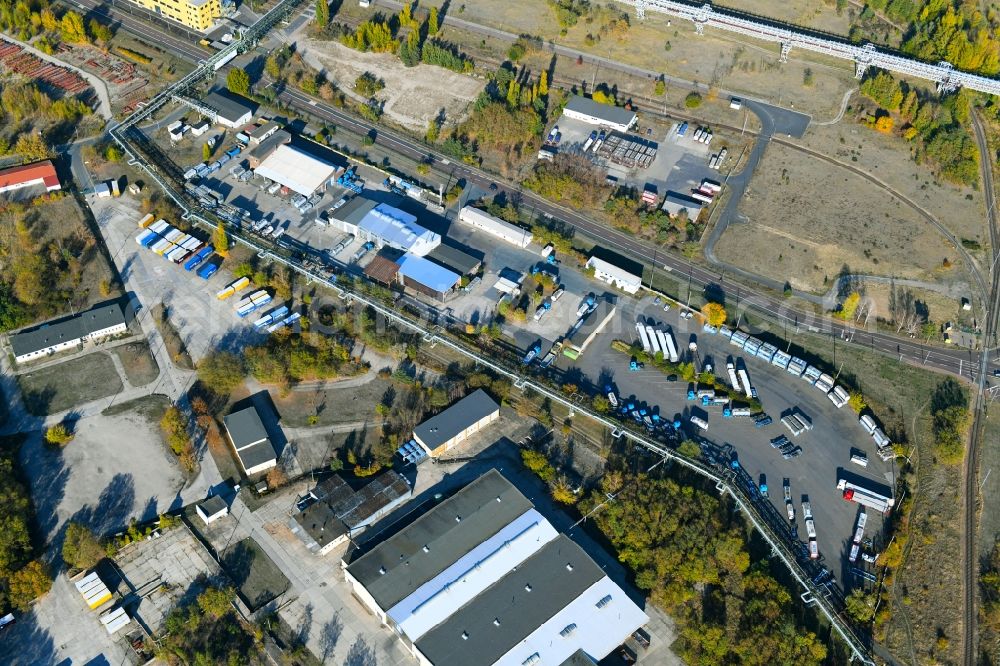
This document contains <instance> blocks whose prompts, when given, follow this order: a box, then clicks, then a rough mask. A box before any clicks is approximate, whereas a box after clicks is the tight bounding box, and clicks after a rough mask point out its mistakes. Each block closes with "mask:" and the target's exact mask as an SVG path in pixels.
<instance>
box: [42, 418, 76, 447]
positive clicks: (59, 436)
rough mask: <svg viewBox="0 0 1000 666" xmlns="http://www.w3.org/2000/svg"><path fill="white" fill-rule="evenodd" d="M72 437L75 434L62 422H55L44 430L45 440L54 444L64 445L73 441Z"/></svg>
mask: <svg viewBox="0 0 1000 666" xmlns="http://www.w3.org/2000/svg"><path fill="white" fill-rule="evenodd" d="M73 437H75V435H74V434H73V433H72V432H70V430H69V428H67V427H66V426H65V425H63V424H62V423H57V424H56V425H54V426H52V427H50V428H48V429H47V430H46V431H45V441H46V442H48V443H49V444H55V445H56V446H66V445H67V444H69V443H70V442H72V441H73Z"/></svg>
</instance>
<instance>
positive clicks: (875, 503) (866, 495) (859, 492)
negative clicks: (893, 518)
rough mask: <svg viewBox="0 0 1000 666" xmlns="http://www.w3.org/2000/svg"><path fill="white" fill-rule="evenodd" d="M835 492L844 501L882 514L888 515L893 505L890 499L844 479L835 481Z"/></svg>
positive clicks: (893, 502)
mask: <svg viewBox="0 0 1000 666" xmlns="http://www.w3.org/2000/svg"><path fill="white" fill-rule="evenodd" d="M837 490H839V491H841V492H842V493H843V497H844V499H845V500H846V501H848V502H857V503H858V504H860V505H862V506H865V507H868V508H869V509H874V510H875V511H878V512H879V513H882V514H885V513H888V512H889V511H890V510H891V509H892V507H893V505H894V504H895V500H894V499H893V498H892V497H889V496H886V495H885V494H883V493H882V492H880V491H878V490H875V489H873V488H870V487H865V486H863V485H859V484H857V483H854V482H852V481H848V480H847V479H844V478H840V479H838V480H837Z"/></svg>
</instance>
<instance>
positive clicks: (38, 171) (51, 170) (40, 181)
mask: <svg viewBox="0 0 1000 666" xmlns="http://www.w3.org/2000/svg"><path fill="white" fill-rule="evenodd" d="M36 185H37V186H39V187H44V188H45V191H46V192H54V191H55V190H59V189H62V186H61V185H60V184H59V176H58V175H56V168H55V166H53V164H52V161H51V160H44V161H42V162H34V163H32V164H25V165H23V166H17V167H11V168H10V169H2V170H0V194H3V193H5V192H14V191H15V190H21V189H24V188H26V187H34V186H36Z"/></svg>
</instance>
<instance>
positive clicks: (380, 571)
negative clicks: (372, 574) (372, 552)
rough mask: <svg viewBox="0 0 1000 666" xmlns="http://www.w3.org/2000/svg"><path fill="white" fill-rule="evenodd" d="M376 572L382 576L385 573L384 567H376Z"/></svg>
mask: <svg viewBox="0 0 1000 666" xmlns="http://www.w3.org/2000/svg"><path fill="white" fill-rule="evenodd" d="M378 573H379V575H380V576H384V575H385V567H379V568H378Z"/></svg>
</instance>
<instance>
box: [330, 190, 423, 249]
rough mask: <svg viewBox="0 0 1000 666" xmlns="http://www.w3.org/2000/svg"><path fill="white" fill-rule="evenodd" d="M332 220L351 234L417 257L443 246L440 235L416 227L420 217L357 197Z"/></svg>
mask: <svg viewBox="0 0 1000 666" xmlns="http://www.w3.org/2000/svg"><path fill="white" fill-rule="evenodd" d="M333 219H334V220H337V222H338V223H339V226H340V227H341V228H342V229H343V230H344V231H346V232H347V233H349V234H354V235H355V236H357V237H358V238H360V239H361V240H365V241H372V242H373V243H375V245H376V246H378V247H379V248H381V247H383V246H385V245H388V246H389V247H391V248H394V249H396V250H400V251H401V252H407V253H409V254H412V255H414V256H417V257H424V256H427V254H428V253H430V252H431V251H432V250H433V249H434V248H436V247H437V246H439V245H440V244H441V235H440V234H437V233H435V232H433V231H431V230H430V229H425V228H424V227H422V226H420V225H419V224H417V216H416V215H412V214H410V213H407V212H406V211H404V210H400V209H399V208H396V207H395V206H390V205H389V204H386V203H378V202H377V201H374V200H372V199H368V198H366V197H364V196H360V197H354V198H353V199H351V200H350V201H348V202H347V204H346V205H344V206H341V207H340V208H339V209H338V210H336V211H333Z"/></svg>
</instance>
